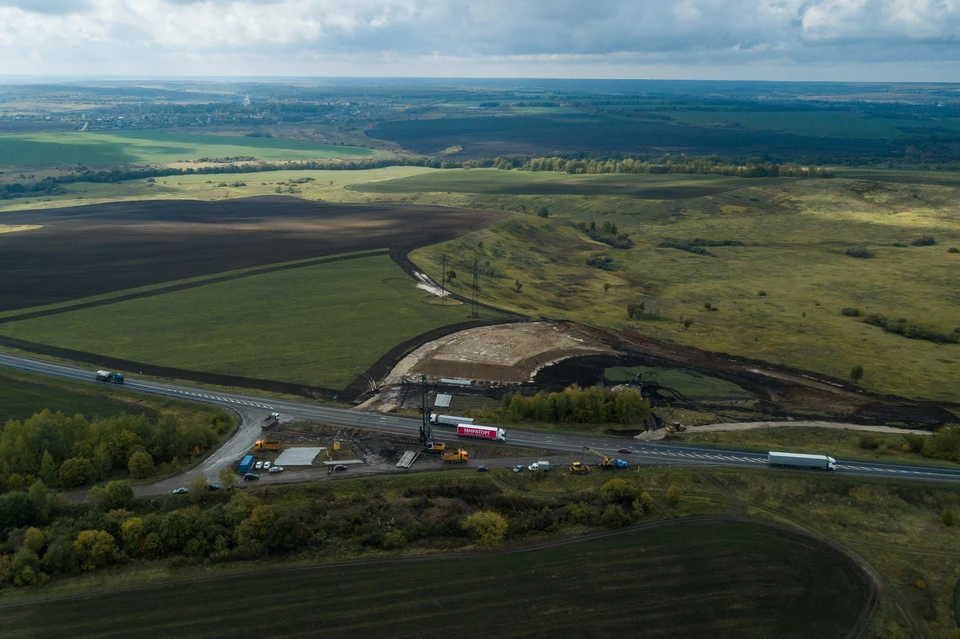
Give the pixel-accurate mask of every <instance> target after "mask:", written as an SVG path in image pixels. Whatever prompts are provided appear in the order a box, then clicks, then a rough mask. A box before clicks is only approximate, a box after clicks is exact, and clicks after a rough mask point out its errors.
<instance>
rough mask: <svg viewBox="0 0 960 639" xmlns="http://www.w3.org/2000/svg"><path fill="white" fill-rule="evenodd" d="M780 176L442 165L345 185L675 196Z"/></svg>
mask: <svg viewBox="0 0 960 639" xmlns="http://www.w3.org/2000/svg"><path fill="white" fill-rule="evenodd" d="M786 181H788V180H787V179H780V178H754V179H749V180H745V179H743V178H736V177H728V176H722V175H685V174H668V175H650V174H645V173H641V174H603V175H567V174H566V173H553V172H534V171H500V170H497V169H469V170H450V169H448V170H443V171H435V172H432V173H426V174H422V175H416V176H412V177H407V178H400V179H395V180H388V181H380V182H364V183H362V184H356V185H350V186H347V187H346V189H347V190H351V191H360V192H363V193H441V192H445V193H477V194H484V195H493V194H504V195H593V196H605V197H628V198H638V199H650V200H658V199H679V198H683V197H694V196H696V195H700V194H701V193H700V190H709V191H714V192H723V191H728V190H733V189H739V188H743V187H747V186H763V185H767V184H775V183H779V182H786Z"/></svg>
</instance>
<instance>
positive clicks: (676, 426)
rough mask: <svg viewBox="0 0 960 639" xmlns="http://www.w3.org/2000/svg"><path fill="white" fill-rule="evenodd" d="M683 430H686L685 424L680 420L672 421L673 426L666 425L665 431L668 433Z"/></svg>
mask: <svg viewBox="0 0 960 639" xmlns="http://www.w3.org/2000/svg"><path fill="white" fill-rule="evenodd" d="M685 430H687V425H686V424H681V423H680V422H673V426H667V432H668V433H670V434H673V433H682V432H683V431H685Z"/></svg>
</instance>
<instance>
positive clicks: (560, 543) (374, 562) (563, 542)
mask: <svg viewBox="0 0 960 639" xmlns="http://www.w3.org/2000/svg"><path fill="white" fill-rule="evenodd" d="M711 522H718V523H742V524H749V525H754V526H760V527H765V528H769V529H774V530H777V531H780V532H782V533H784V536H785V537H791V538H792V539H790V541H793V542H794V543H801V544H803V543H808V544H809V543H811V542H812V543H816V544H817V545H818V546H820V547H821V548H820V549H821V550H825V551H832V552H835V553H837V554H840V555H841V556H842V557H844V558H845V559H846V561H847V563H848V564H849V568H851V569H853V570H854V571H856V573H857V576H858V577H859V578H860V580H861V581H862V583H863V584H864V586H865V590H866V592H865V593H864V594H865V597H864V602H863V604H862V606H861V610H860V614H859V616H858V619H857V621H856V622H855V623H854V625H853V627H852V628H851V631H850V633H849V634H848V635H847V636H848V637H850V638H851V639H856V638H857V637H860V636H862V635H863V633H864V632H865V631H866V629H867V625H868V622H869V619H870V617H871V616H872V615H873V613H874V611H875V610H876V607H877V604H878V603H879V597H880V584H879V583H878V582H877V581H876V577H875V576H874V575H873V574H871V573H870V572H869V571H867V570H865V569H864V567H863V566H862V565H861V564H860V562H859V561H857V560H856V558H855V557H853V556H851V554H850V551H848V550H847V549H845V548H844V547H843V546H840V545H839V544H836V543H835V542H834V543H825V542H824V539H823V538H822V537H818V536H816V535H811V534H810V533H809V532H807V531H805V530H800V529H797V528H794V527H792V526H787V525H784V524H780V523H776V522H769V521H762V520H756V519H752V518H749V517H743V516H736V515H697V516H692V517H681V518H671V519H660V520H657V521H652V522H645V523H641V524H635V525H632V526H627V527H625V528H620V529H616V530H604V531H598V532H593V533H588V534H585V535H579V536H575V537H566V538H563V539H556V540H551V541H545V542H539V543H533V544H527V545H522V546H517V547H513V548H506V549H502V550H493V551H490V550H487V551H479V552H477V551H474V552H455V553H440V554H432V555H419V556H414V557H409V556H407V557H394V558H390V559H352V560H343V561H332V562H322V563H316V562H311V563H307V564H301V565H293V566H275V565H274V566H263V567H262V568H256V569H251V570H238V571H235V572H234V571H228V572H226V573H221V574H216V575H207V576H201V577H188V578H182V579H171V580H158V581H156V582H152V583H146V584H136V585H131V586H124V587H120V588H100V589H95V590H90V591H84V592H77V593H71V594H64V595H47V596H41V597H36V598H29V599H27V598H25V599H19V600H16V601H7V602H0V610H4V609H11V608H22V607H25V606H32V605H37V604H44V603H52V602H57V601H70V600H76V599H88V598H91V597H97V596H103V595H113V594H119V593H128V592H137V591H144V590H149V589H151V588H159V587H175V586H183V585H190V584H196V583H201V582H211V581H217V580H226V579H237V578H243V577H253V576H257V575H262V574H264V573H266V572H268V571H269V572H270V574H277V573H293V572H306V571H316V570H331V569H336V568H351V567H354V566H378V565H379V566H386V565H395V564H410V563H420V562H429V561H438V562H442V561H449V560H451V559H454V560H455V559H466V558H476V557H485V556H486V557H493V556H503V555H515V554H519V553H527V552H534V551H538V550H548V549H552V548H560V547H564V546H570V545H573V544H578V543H581V542H589V541H595V540H598V539H605V538H610V537H617V536H621V535H628V534H636V533H638V532H640V531H643V530H650V529H654V528H661V527H663V526H670V525H673V526H676V525H682V524H697V523H711Z"/></svg>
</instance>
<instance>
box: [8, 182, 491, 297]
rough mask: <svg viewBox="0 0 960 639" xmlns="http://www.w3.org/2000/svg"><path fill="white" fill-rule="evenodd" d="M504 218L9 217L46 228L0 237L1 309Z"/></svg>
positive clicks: (321, 213)
mask: <svg viewBox="0 0 960 639" xmlns="http://www.w3.org/2000/svg"><path fill="white" fill-rule="evenodd" d="M503 215H504V213H502V212H499V211H480V210H469V209H455V208H446V207H438V206H407V205H380V204H327V203H323V202H312V201H307V200H300V199H297V198H291V197H258V198H249V199H243V200H229V201H224V202H200V201H191V200H186V201H178V200H171V201H140V202H116V203H109V204H97V205H91V206H82V207H69V208H61V209H49V210H40V211H24V212H16V213H8V214H5V215H4V216H3V222H4V224H5V225H11V226H20V225H35V226H36V225H39V226H43V227H44V228H42V229H36V230H34V231H31V232H29V233H5V234H0V299H2V300H3V301H4V302H3V308H2V309H0V310H5V311H6V310H13V309H19V308H29V307H33V306H40V305H45V304H54V303H58V302H64V301H69V300H73V299H78V298H82V297H88V296H93V295H101V294H104V293H110V292H113V291H118V290H123V289H128V288H135V287H140V286H147V285H154V284H160V283H163V282H169V281H172V280H179V279H185V278H190V277H196V276H201V275H211V274H214V273H222V272H225V271H231V270H237V269H242V268H248V267H254V266H265V265H268V264H275V263H278V262H285V261H293V260H300V259H307V258H312V257H322V256H327V255H335V254H339V253H347V252H351V251H359V250H365V249H376V248H389V249H391V251H393V252H398V253H402V254H405V253H406V252H408V251H409V250H411V249H413V248H415V247H418V246H425V245H428V244H435V243H437V242H442V241H445V240H448V239H451V238H453V237H456V236H458V235H461V234H463V233H467V232H469V231H471V230H473V229H475V228H478V227H481V226H484V225H486V224H488V223H490V222H492V221H493V220H495V219H498V218H500V217H502V216H503Z"/></svg>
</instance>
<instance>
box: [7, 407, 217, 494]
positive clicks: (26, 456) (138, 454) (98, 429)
mask: <svg viewBox="0 0 960 639" xmlns="http://www.w3.org/2000/svg"><path fill="white" fill-rule="evenodd" d="M204 415H206V414H204ZM232 424H233V418H232V417H231V416H230V414H229V413H228V412H227V411H217V412H215V413H213V414H212V415H209V417H206V418H205V419H204V418H197V419H189V420H183V419H181V418H180V417H179V416H177V415H175V414H172V413H165V414H163V415H161V416H160V417H159V419H157V420H156V422H155V423H154V422H152V421H151V420H150V419H149V418H148V417H147V416H146V415H143V414H141V415H131V414H126V413H125V414H121V415H116V416H114V417H106V418H99V419H94V420H93V421H90V420H88V419H87V418H86V417H84V416H83V415H80V414H77V415H73V416H70V415H64V414H63V413H61V412H56V413H52V412H50V411H49V410H44V411H43V412H40V413H37V414H35V415H33V416H32V417H30V418H28V419H26V420H24V421H22V422H21V421H18V420H10V421H8V422H7V423H6V425H5V426H4V428H3V431H2V432H0V482H2V488H3V491H5V492H9V491H22V490H24V489H26V487H28V486H31V485H32V484H33V483H34V482H36V481H37V480H39V481H41V482H42V483H43V484H44V485H45V486H49V487H61V488H73V487H76V486H82V485H84V484H89V483H92V482H94V481H97V480H101V479H103V478H105V477H107V476H108V475H114V474H117V473H118V472H119V473H121V474H125V473H128V472H129V473H130V474H132V475H133V476H134V477H140V478H142V477H149V476H151V475H152V474H153V472H154V466H155V465H156V464H166V463H171V462H175V461H177V460H180V459H184V458H188V457H191V456H195V455H199V454H200V453H202V452H204V451H206V450H209V449H210V448H211V447H212V446H214V445H215V444H216V443H217V441H218V440H219V437H220V436H221V435H223V434H225V433H226V432H227V431H229V429H230V428H231V426H232Z"/></svg>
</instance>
